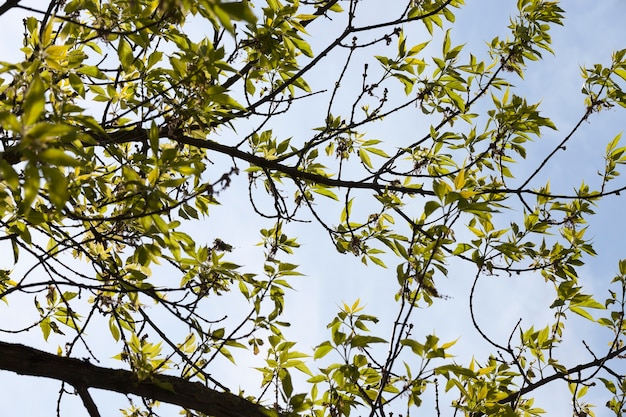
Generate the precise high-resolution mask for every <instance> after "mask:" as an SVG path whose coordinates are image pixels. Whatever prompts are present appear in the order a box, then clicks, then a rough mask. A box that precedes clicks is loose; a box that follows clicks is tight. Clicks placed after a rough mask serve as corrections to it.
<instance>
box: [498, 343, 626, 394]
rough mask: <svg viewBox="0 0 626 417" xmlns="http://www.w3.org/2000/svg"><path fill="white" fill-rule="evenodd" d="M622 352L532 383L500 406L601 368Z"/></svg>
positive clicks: (622, 349)
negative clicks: (570, 376) (572, 376)
mask: <svg viewBox="0 0 626 417" xmlns="http://www.w3.org/2000/svg"><path fill="white" fill-rule="evenodd" d="M624 352H626V346H624V347H621V348H619V349H617V350H614V351H612V352H610V353H609V354H608V355H606V356H605V357H603V358H596V359H595V360H593V361H591V362H587V363H583V364H580V365H577V366H574V367H573V368H570V369H568V370H567V372H555V373H554V374H552V375H550V376H548V377H545V378H542V379H540V380H538V381H537V382H534V383H532V384H530V385H527V386H525V387H524V388H522V389H520V390H519V391H517V392H514V393H512V394H510V395H509V396H508V397H506V398H503V399H501V400H500V401H499V402H500V404H506V403H509V402H512V401H515V400H516V399H518V398H520V397H523V396H524V395H525V394H528V393H529V392H532V391H534V390H536V389H537V388H539V387H541V386H543V385H546V384H548V383H550V382H552V381H555V380H557V379H567V377H568V376H569V375H575V374H577V373H578V372H582V371H584V370H586V369H589V368H594V367H602V366H604V364H605V363H606V362H607V361H609V360H611V359H613V358H615V357H618V356H619V355H621V354H623V353H624Z"/></svg>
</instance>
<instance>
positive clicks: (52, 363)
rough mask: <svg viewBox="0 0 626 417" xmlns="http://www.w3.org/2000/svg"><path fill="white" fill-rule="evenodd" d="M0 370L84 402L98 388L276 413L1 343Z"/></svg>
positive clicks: (220, 414) (176, 381) (224, 409)
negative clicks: (66, 390)
mask: <svg viewBox="0 0 626 417" xmlns="http://www.w3.org/2000/svg"><path fill="white" fill-rule="evenodd" d="M0 369H2V370H6V371H12V372H15V373H17V374H20V375H30V376H40V377H45V378H52V379H56V380H59V381H65V382H66V383H68V384H70V385H72V386H74V387H76V389H77V390H78V392H79V394H81V398H83V401H84V399H85V398H84V397H83V395H82V394H84V393H86V390H87V388H98V389H103V390H107V391H113V392H119V393H123V394H134V395H138V396H141V397H144V398H150V399H153V400H157V401H161V402H164V403H168V404H173V405H178V406H180V407H183V408H186V409H192V410H196V411H200V412H203V413H206V414H210V415H212V416H215V417H268V416H272V415H273V414H275V413H274V412H273V411H272V410H270V409H265V408H263V407H261V406H260V405H258V404H254V403H252V402H250V401H247V400H245V399H243V398H241V397H238V396H236V395H234V394H231V393H228V392H219V391H215V390H213V389H210V388H207V387H205V386H204V385H202V384H201V383H199V382H191V381H187V380H185V379H182V378H179V377H175V376H171V375H155V376H154V377H153V378H151V379H146V380H143V381H140V380H139V379H137V375H135V374H134V373H132V372H130V371H126V370H122V369H110V368H103V367H100V366H96V365H93V364H91V363H89V362H85V361H81V360H79V359H74V358H68V357H63V356H57V355H53V354H51V353H47V352H43V351H41V350H37V349H33V348H31V347H29V346H24V345H20V344H13V343H6V342H0ZM92 403H93V401H92ZM86 405H87V404H86Z"/></svg>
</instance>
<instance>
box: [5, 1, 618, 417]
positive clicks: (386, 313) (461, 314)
mask: <svg viewBox="0 0 626 417" xmlns="http://www.w3.org/2000/svg"><path fill="white" fill-rule="evenodd" d="M24 3H25V4H32V5H37V4H38V2H37V1H31V2H24ZM467 3H468V5H467V7H466V8H465V9H463V10H461V11H459V12H458V13H457V24H456V25H455V27H454V29H453V32H452V43H453V44H460V43H465V44H467V47H466V48H467V49H468V50H471V51H472V52H473V53H474V54H476V55H478V56H482V57H485V59H486V51H487V48H486V46H485V42H486V41H489V40H491V38H493V37H495V36H501V37H504V36H506V33H507V29H506V26H507V25H508V16H509V14H510V12H512V11H514V9H515V1H512V0H510V1H509V0H507V1H503V0H474V1H472V0H468V1H467ZM365 4H367V5H368V6H367V7H371V10H372V13H373V14H372V18H373V17H378V15H379V14H380V13H382V12H383V11H384V8H383V9H381V6H379V5H377V4H382V3H378V2H374V1H366V2H364V3H363V6H361V7H362V10H365V9H366V6H365ZM370 4H371V6H370ZM561 6H562V7H563V8H564V9H565V10H566V20H565V27H556V28H554V29H553V31H552V36H553V49H554V50H555V52H556V56H551V55H549V54H545V59H544V60H543V61H541V62H539V63H533V64H531V65H529V68H528V71H527V73H526V76H525V79H524V80H519V79H516V80H515V81H514V84H515V85H516V86H517V87H518V88H519V90H518V91H517V92H516V93H517V94H518V95H523V96H525V97H527V98H528V101H529V102H536V101H541V102H542V106H541V109H542V114H543V115H544V116H547V117H550V118H551V119H552V120H553V121H554V122H555V123H556V125H557V126H558V128H559V130H558V131H557V132H548V134H546V135H545V137H543V138H542V139H541V140H538V141H536V142H535V143H532V144H530V145H529V149H528V151H529V152H528V153H529V157H528V159H527V160H526V161H524V162H522V163H520V164H519V165H518V167H517V168H516V169H517V173H518V174H519V175H520V176H523V175H524V174H525V173H528V172H532V170H534V168H535V167H536V165H537V164H538V162H539V161H540V160H541V158H542V156H543V155H544V154H545V152H546V151H547V150H550V149H552V147H554V146H555V144H556V143H558V142H559V141H560V140H561V139H562V138H563V136H564V134H566V132H568V131H569V129H570V128H571V127H572V126H573V124H575V123H576V121H577V120H578V118H579V117H580V116H581V115H582V114H583V113H584V108H585V107H584V103H583V96H582V95H581V94H580V88H581V86H582V79H581V78H580V70H579V67H580V66H589V65H592V64H593V63H596V62H601V63H604V64H608V63H609V62H610V55H611V53H612V51H614V50H616V49H623V48H626V30H625V29H624V27H623V22H622V20H623V16H625V15H626V3H624V2H623V1H620V0H601V1H597V2H593V3H592V2H582V1H580V0H578V1H577V0H569V1H567V2H563V3H562V5H561ZM368 10H370V9H368ZM364 18H365V19H367V18H369V16H365V17H364ZM2 19H3V25H4V30H3V31H4V32H5V33H7V34H11V36H3V37H1V38H0V61H10V60H11V59H14V57H15V54H16V53H17V49H18V48H19V46H20V43H21V40H19V35H20V34H21V33H22V31H23V30H22V25H21V18H19V13H17V11H11V12H10V13H9V14H7V15H5V16H3V17H2ZM405 29H406V30H407V32H410V31H411V28H405ZM310 33H311V35H312V38H311V39H310V41H311V43H312V44H313V47H314V50H319V48H320V47H321V46H320V45H323V42H326V41H327V40H328V39H329V38H331V36H332V33H329V32H325V33H316V31H315V26H313V25H312V26H311V30H310ZM412 36H413V37H411V38H409V43H410V44H412V43H419V42H422V41H423V39H420V38H419V36H420V32H419V31H415V33H412ZM432 48H433V51H434V52H433V54H436V53H437V52H438V51H439V48H440V47H439V44H438V43H437V42H433V46H432ZM371 65H374V64H373V63H371ZM322 69H323V71H321V72H320V73H317V74H315V75H313V77H312V78H311V79H310V80H309V83H310V84H311V85H312V87H313V88H314V89H315V86H316V85H320V86H321V85H323V83H324V81H327V79H326V78H327V77H328V74H329V73H330V74H332V73H333V72H336V71H337V70H339V69H340V68H338V66H337V62H336V61H335V60H334V59H333V57H329V58H328V59H327V60H325V61H323V64H322ZM317 77H319V79H317ZM356 78H358V77H356ZM319 100H320V101H319V102H318V104H317V105H323V104H324V98H323V97H321V96H320V98H319ZM313 103H316V102H315V101H313ZM315 105H316V104H308V107H306V106H305V107H303V108H301V109H298V110H296V111H295V112H293V114H292V115H291V116H290V118H289V119H285V120H286V121H285V122H284V123H283V124H281V125H280V126H275V132H276V133H277V134H278V136H280V137H288V136H294V138H298V137H299V136H303V135H308V134H309V132H308V131H307V130H306V128H310V127H314V126H317V125H320V124H321V119H317V120H315V119H311V117H310V110H311V108H314V106H315ZM311 106H313V107H311ZM415 111H416V113H417V112H418V110H417V109H416V110H415ZM403 114H404V113H403ZM403 117H404V116H403ZM623 120H624V119H623V115H622V113H621V112H620V110H619V109H613V110H608V111H605V112H603V113H601V114H596V115H593V116H592V117H591V118H590V120H589V123H588V124H585V125H584V126H583V128H582V129H581V130H580V131H579V133H578V134H577V135H576V137H575V139H574V140H573V141H572V142H570V143H569V144H568V146H567V151H565V152H562V153H560V154H559V155H558V157H557V159H556V160H555V161H554V162H553V163H552V164H550V166H548V167H547V168H546V169H545V170H544V171H542V172H541V175H540V176H539V177H538V178H537V184H540V183H542V182H544V181H545V180H547V179H548V178H549V179H550V181H551V183H552V185H553V190H557V189H558V190H562V191H564V192H571V191H572V190H573V188H574V187H576V186H578V185H579V184H580V182H581V181H582V180H583V179H584V180H585V181H587V182H590V183H593V181H599V177H598V176H597V175H596V171H597V170H598V169H601V168H602V166H603V159H602V155H603V152H604V148H605V145H606V143H607V142H608V141H609V140H610V139H611V138H612V137H613V136H615V135H616V134H617V133H619V132H620V131H622V130H623V129H624V122H623ZM423 129H424V126H420V125H419V119H417V118H415V119H412V118H411V119H409V120H407V119H406V118H393V119H392V120H391V121H389V122H386V123H383V124H381V125H379V126H377V127H374V128H373V129H372V130H371V132H369V133H370V134H371V135H372V136H377V137H378V138H380V139H387V140H391V141H394V140H398V141H400V140H402V139H403V138H404V137H408V138H409V139H411V138H415V137H419V136H420V134H419V133H420V132H423ZM224 138H225V140H229V139H230V136H229V134H226V133H225V134H224ZM221 197H222V203H223V205H222V206H220V207H216V208H215V209H214V210H213V214H212V216H211V217H210V218H209V219H208V220H206V222H205V223H203V224H202V225H200V226H199V227H198V228H197V230H198V232H197V233H198V239H199V240H206V242H207V243H210V242H212V240H213V239H214V238H216V237H220V238H222V239H223V240H225V241H227V242H228V243H230V244H233V245H234V246H235V249H236V251H235V252H234V254H233V256H234V257H237V259H234V260H235V261H237V262H238V263H241V264H243V263H244V262H243V261H239V259H245V260H246V262H245V264H246V265H248V268H247V269H246V270H249V269H252V268H253V267H254V266H255V265H256V266H258V265H259V264H260V262H261V257H260V252H259V248H258V247H255V246H254V245H255V244H256V243H257V242H258V241H259V240H260V236H259V234H258V229H259V228H260V227H268V226H270V223H269V222H267V221H263V220H259V219H258V217H255V216H254V214H253V213H252V211H251V209H250V207H249V203H248V196H247V189H246V178H245V175H240V177H239V178H237V179H236V180H235V182H234V185H233V186H232V187H231V188H230V189H229V190H227V192H225V193H224V194H223V195H222V196H221ZM320 204H321V201H320ZM621 207H622V204H620V200H619V198H615V197H612V198H608V199H605V200H604V201H602V203H601V205H600V206H599V207H597V215H596V216H594V217H593V218H591V219H590V229H589V232H588V233H589V234H590V236H594V237H595V238H594V240H595V247H596V250H597V252H598V253H599V256H598V257H596V258H591V259H589V258H588V259H587V264H586V266H585V267H584V268H582V282H583V283H584V284H585V285H586V286H589V287H591V288H597V289H598V290H599V291H601V292H604V291H605V286H606V285H605V284H606V283H607V282H608V281H609V280H610V279H611V278H612V277H613V275H614V274H615V272H616V270H617V260H618V259H620V258H621V257H626V256H625V255H624V253H623V248H624V243H625V242H624V241H625V238H624V232H625V230H624V229H625V227H624V223H623V222H621V223H620V222H619V218H620V217H621ZM336 209H337V206H335V207H334V208H330V209H327V210H328V211H327V213H328V217H329V218H332V214H333V212H332V210H336ZM518 214H519V215H521V213H518ZM194 227H195V226H194ZM287 230H288V233H289V234H290V235H292V236H298V240H299V242H300V244H301V245H302V247H301V248H300V249H298V250H297V252H296V254H295V255H294V257H293V259H289V260H288V261H290V262H293V263H297V264H300V265H301V271H302V272H303V273H305V274H306V275H305V276H304V277H302V278H298V279H297V283H296V284H295V285H294V286H295V287H296V290H295V291H293V292H290V293H289V294H288V302H287V309H286V310H287V317H286V318H287V319H288V320H289V321H291V322H292V327H291V328H289V329H287V330H286V331H285V334H286V335H287V338H291V339H293V340H296V341H298V346H299V350H301V351H305V352H307V351H308V352H310V351H311V349H312V348H313V347H314V346H315V345H316V344H318V343H320V342H321V341H323V340H325V339H326V338H327V337H328V334H327V332H326V329H325V326H326V323H328V322H329V321H330V320H331V319H332V317H333V316H334V314H335V313H336V311H337V306H338V305H340V304H341V303H342V302H343V301H345V302H347V303H349V304H351V303H352V302H353V301H354V300H355V299H357V298H360V300H361V302H362V303H363V304H364V305H366V306H367V309H366V312H368V313H370V314H374V315H377V316H379V317H380V318H381V323H380V324H379V326H378V327H377V329H378V333H379V334H381V335H382V336H383V337H385V336H386V335H387V333H389V331H388V330H387V328H388V326H387V327H385V324H387V325H388V324H389V323H390V322H391V321H392V320H393V317H394V316H395V313H396V305H395V304H393V303H391V302H390V301H389V300H390V297H391V296H392V295H393V293H394V292H395V289H394V288H393V283H394V282H395V272H394V271H395V265H394V264H393V263H391V264H390V265H389V266H390V268H389V269H382V268H378V267H375V266H371V267H365V266H363V265H362V264H361V262H360V261H359V259H358V258H354V257H352V256H350V255H341V254H338V253H337V252H335V251H334V250H333V248H332V246H331V245H330V241H329V239H328V236H327V235H326V234H325V233H324V232H323V231H321V230H320V228H319V227H318V226H317V225H315V224H298V223H293V224H290V225H288V228H287ZM459 237H460V236H459ZM5 253H6V254H5V255H2V256H0V262H1V263H3V264H6V267H10V263H11V262H12V255H11V253H10V252H5ZM3 267H5V266H3ZM473 275H474V271H473V270H468V269H467V266H465V265H462V264H455V263H453V264H451V265H450V274H449V278H448V279H446V280H442V281H441V282H438V285H440V290H441V292H442V293H444V294H446V295H448V296H449V297H450V298H449V299H448V300H440V301H438V302H437V303H436V305H435V306H433V307H432V308H431V309H429V310H424V311H423V312H420V313H419V314H418V315H417V316H416V320H415V322H416V332H417V333H418V334H419V332H421V333H422V334H428V333H430V332H432V331H435V332H436V333H437V335H438V336H439V337H440V338H441V339H442V340H443V341H449V340H454V339H457V338H459V337H460V340H459V342H458V343H457V346H456V347H455V349H454V350H453V352H454V353H455V354H456V355H458V360H459V362H461V363H467V360H468V359H469V357H470V356H471V354H474V355H476V357H477V359H484V358H481V357H480V355H481V354H484V352H486V348H487V346H486V344H485V343H484V342H483V341H481V340H480V338H479V337H477V335H476V332H475V331H474V330H473V329H472V328H471V323H470V322H469V320H468V304H467V295H466V294H467V291H468V288H469V286H470V285H471V280H472V277H473ZM552 299H553V295H552V293H551V292H550V290H549V286H547V284H545V283H543V280H542V279H541V278H540V277H536V276H531V275H524V276H519V277H506V276H500V277H490V278H487V279H485V280H483V281H481V282H480V286H479V289H478V293H477V304H478V305H480V309H479V310H478V311H477V315H478V320H479V322H481V325H483V326H484V329H485V330H486V331H487V332H488V333H489V334H490V335H492V336H494V337H496V338H506V337H508V334H509V333H510V332H511V330H512V328H513V326H514V325H515V323H516V322H517V321H518V319H519V318H523V326H524V327H529V326H530V325H532V324H535V325H536V326H537V327H543V326H545V325H546V324H547V323H549V322H550V319H551V316H552V312H551V311H549V310H548V309H547V306H548V305H549V304H550V303H551V301H552ZM31 306H32V303H31V302H30V301H25V306H24V308H25V309H28V310H29V311H30V313H31V314H32V307H31ZM290 306H291V308H290ZM227 308H229V305H228V304H226V303H224V305H220V303H216V310H218V311H219V310H220V309H227ZM231 308H232V307H231ZM12 311H13V310H10V309H8V308H6V307H0V315H2V316H4V317H7V315H8V314H15V313H12ZM7 321H8V319H6V318H5V319H3V320H2V322H3V323H6V322H7ZM577 323H580V326H576V327H574V326H572V325H570V330H569V332H568V334H567V340H568V341H567V346H569V348H570V349H571V351H570V352H571V353H569V357H568V359H571V363H570V365H571V364H576V363H578V361H579V360H580V361H583V360H589V357H588V355H586V353H585V351H584V348H583V347H582V344H581V343H580V340H581V339H584V340H586V341H588V342H592V343H593V342H595V343H596V344H597V345H598V346H601V345H602V343H604V336H602V335H599V334H596V333H592V332H591V331H592V329H591V327H589V326H586V325H585V323H584V322H582V321H577ZM105 332H106V330H105V331H104V332H103V333H105ZM91 336H96V337H98V335H91ZM3 340H4V339H3ZM20 340H22V341H23V342H29V343H33V344H34V345H36V346H38V347H40V348H42V349H46V350H50V351H55V350H56V346H57V344H63V343H64V342H65V340H64V339H63V338H60V337H56V338H53V337H51V341H50V342H49V343H48V344H45V343H43V342H42V341H41V338H40V334H38V333H37V329H36V332H35V334H33V335H27V336H24V337H23V338H21V339H20ZM103 340H107V341H108V340H109V337H108V335H107V334H103ZM98 349H101V348H100V347H99V348H98ZM102 350H103V351H105V352H106V351H107V349H105V348H102ZM111 351H113V350H111ZM262 359H263V358H262V355H258V356H256V357H252V356H251V357H247V356H246V355H241V357H240V358H239V368H237V369H236V368H233V367H229V366H228V365H227V364H223V366H224V367H223V368H222V369H220V368H216V369H214V370H213V371H212V372H213V373H214V374H215V375H220V380H224V381H226V382H227V385H229V386H230V387H231V388H232V389H235V390H236V389H237V387H241V388H245V389H246V392H250V393H252V392H255V390H256V389H257V388H258V384H259V382H260V377H259V376H258V375H257V374H256V373H255V371H253V370H252V369H251V367H253V366H259V365H261V362H262ZM314 365H315V364H312V366H314ZM222 376H224V377H223V378H221V377H222ZM0 386H1V387H2V390H0V391H1V392H0V403H1V404H3V405H2V406H0V411H1V412H2V414H7V415H40V416H52V415H54V409H55V407H56V405H55V401H56V393H57V391H58V383H56V382H50V381H48V382H44V381H41V380H34V379H31V378H25V377H16V376H14V375H10V374H7V373H1V374H0ZM32 390H37V396H38V399H37V401H33V400H32V398H33V396H32V394H29V392H32ZM39 393H42V397H41V399H40V398H39ZM548 395H549V396H550V397H547V396H542V397H540V402H539V404H537V406H540V407H542V408H545V409H546V410H547V411H549V412H550V414H549V415H562V414H563V415H567V414H568V413H569V412H570V406H569V401H568V395H569V394H568V392H567V389H565V390H562V389H556V390H552V389H549V393H548ZM64 398H65V399H64V401H67V400H68V397H67V396H66V397H64ZM98 398H101V399H102V398H109V396H98ZM117 398H119V397H117ZM71 401H73V400H71ZM96 401H98V400H96ZM589 401H590V402H593V400H592V399H591V398H590V399H589ZM64 404H65V403H64ZM109 407H110V408H109ZM117 407H118V405H117V403H113V402H111V403H110V404H107V405H102V408H101V411H102V412H103V414H106V412H105V410H107V411H110V412H114V411H115V410H116V409H117ZM64 410H66V412H67V414H65V415H84V414H85V412H84V410H83V409H82V405H80V403H79V402H78V401H74V403H73V404H72V405H69V406H68V408H67V409H66V408H65V405H64ZM595 411H596V415H597V416H598V417H602V416H604V415H608V414H607V413H605V412H604V410H603V408H602V404H598V407H597V408H596V410H595ZM163 414H164V415H165V414H166V413H165V412H164V413H163Z"/></svg>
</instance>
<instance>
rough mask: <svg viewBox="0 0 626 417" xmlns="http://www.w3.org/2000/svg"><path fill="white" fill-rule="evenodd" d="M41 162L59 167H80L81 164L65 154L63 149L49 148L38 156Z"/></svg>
mask: <svg viewBox="0 0 626 417" xmlns="http://www.w3.org/2000/svg"><path fill="white" fill-rule="evenodd" d="M38 157H39V160H40V161H41V162H45V163H47V164H52V165H57V166H79V165H80V162H79V161H77V160H76V159H74V158H73V157H71V156H70V155H68V154H66V153H65V152H63V151H62V150H61V149H57V148H48V149H46V150H44V151H42V152H40V153H39V155H38Z"/></svg>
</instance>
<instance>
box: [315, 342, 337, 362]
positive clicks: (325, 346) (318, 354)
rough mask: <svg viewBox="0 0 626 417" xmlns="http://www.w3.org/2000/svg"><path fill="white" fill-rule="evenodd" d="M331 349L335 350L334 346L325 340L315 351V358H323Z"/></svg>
mask: <svg viewBox="0 0 626 417" xmlns="http://www.w3.org/2000/svg"><path fill="white" fill-rule="evenodd" d="M331 350H333V346H332V345H331V344H330V342H328V341H327V342H324V343H322V344H321V345H319V346H318V347H316V348H315V352H314V353H313V359H315V360H317V359H321V358H323V357H324V356H326V355H327V354H328V352H330V351H331Z"/></svg>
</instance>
